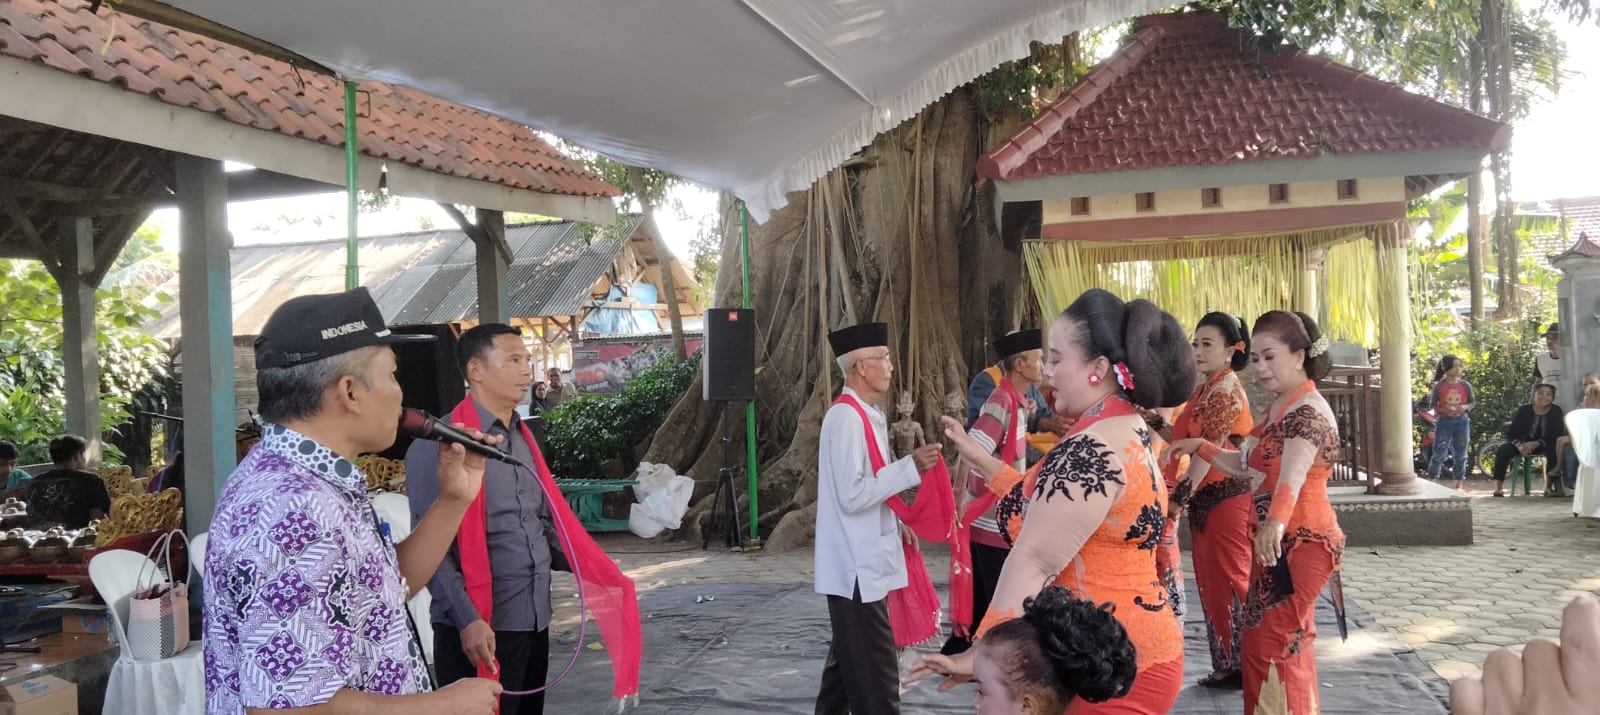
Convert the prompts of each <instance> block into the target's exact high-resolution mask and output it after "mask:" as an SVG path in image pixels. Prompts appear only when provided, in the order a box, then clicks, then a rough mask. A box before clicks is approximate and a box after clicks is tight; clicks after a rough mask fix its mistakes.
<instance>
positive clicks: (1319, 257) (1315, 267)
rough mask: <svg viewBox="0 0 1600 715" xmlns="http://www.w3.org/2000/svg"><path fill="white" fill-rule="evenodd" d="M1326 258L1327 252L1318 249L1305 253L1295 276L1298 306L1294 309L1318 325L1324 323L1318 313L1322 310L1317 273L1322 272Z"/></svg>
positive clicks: (1319, 282)
mask: <svg viewBox="0 0 1600 715" xmlns="http://www.w3.org/2000/svg"><path fill="white" fill-rule="evenodd" d="M1327 256H1328V254H1327V251H1324V250H1322V249H1320V248H1319V249H1312V250H1309V251H1306V252H1305V254H1304V255H1303V256H1302V257H1301V263H1300V275H1299V276H1297V278H1298V280H1299V285H1298V286H1296V292H1297V293H1298V294H1299V297H1300V305H1298V306H1296V308H1295V309H1296V310H1299V311H1300V312H1302V313H1305V314H1306V315H1309V316H1311V318H1312V319H1313V320H1316V321H1317V323H1318V324H1319V325H1320V324H1321V323H1323V322H1324V321H1323V319H1322V314H1321V312H1320V311H1321V309H1322V297H1321V295H1320V293H1321V287H1320V286H1321V281H1320V280H1318V278H1319V276H1318V273H1317V272H1318V271H1320V270H1322V264H1323V263H1324V262H1325V260H1326V259H1327Z"/></svg>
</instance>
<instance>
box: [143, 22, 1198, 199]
mask: <svg viewBox="0 0 1600 715" xmlns="http://www.w3.org/2000/svg"><path fill="white" fill-rule="evenodd" d="M168 2H169V3H170V4H171V5H172V6H173V7H175V8H176V9H178V10H180V11H183V12H188V13H192V14H193V15H195V16H198V17H199V18H203V19H205V20H209V21H211V22H214V23H217V24H218V25H222V26H225V27H227V28H231V29H233V30H236V31H238V32H241V33H244V34H246V35H249V36H253V37H255V38H259V39H261V40H264V41H266V42H269V43H272V44H275V45H278V46H281V47H282V48H285V49H287V50H289V51H291V52H293V53H296V54H298V55H301V56H303V57H305V58H308V59H311V60H313V61H315V62H317V63H319V64H322V65H324V66H325V67H328V68H330V69H333V70H335V71H337V72H341V73H344V74H345V75H347V76H349V77H351V78H356V79H376V80H381V81H384V82H393V83H398V84H404V85H409V86H411V87H414V88H417V89H419V90H422V91H424V92H427V93H430V94H434V95H437V96H439V97H443V98H446V99H449V100H451V101H455V102H458V103H461V104H465V105H468V106H472V107H476V108H479V109H482V110H484V111H487V112H490V113H493V114H498V115H501V116H504V117H506V118H509V119H513V120H516V121H520V122H523V123H526V124H527V125H529V126H532V127H534V128H536V129H540V130H545V131H549V132H552V133H554V134H556V135H558V136H561V137H563V138H565V139H567V140H569V141H572V142H575V143H577V144H579V145H581V146H584V147H587V148H589V149H592V150H594V151H597V152H599V153H601V154H603V155H606V156H609V157H611V158H613V159H616V160H618V161H622V162H625V163H628V164H634V165H639V166H646V167H651V168H656V169H661V170H664V171H667V172H670V173H673V174H676V175H679V176H683V177H686V178H689V179H692V180H694V181H697V182H700V183H702V184H705V185H707V186H712V187H716V188H720V189H726V190H728V191H731V192H733V193H734V194H736V195H738V196H739V197H740V198H742V199H744V200H745V202H746V204H747V206H748V207H749V210H750V212H751V214H752V216H753V217H754V218H755V219H756V220H757V221H764V220H765V219H766V217H767V215H768V213H769V212H771V211H772V210H773V209H776V208H778V207H781V206H783V205H784V203H785V202H786V198H785V193H786V192H789V191H796V190H802V189H806V188H808V187H809V186H810V185H811V184H812V182H813V181H815V180H816V179H817V177H819V176H821V175H822V174H824V173H826V172H827V171H829V170H831V169H833V168H834V167H836V166H838V165H839V164H841V163H843V162H844V160H845V159H846V158H848V157H849V156H850V155H851V154H852V153H854V152H855V151H856V150H858V149H860V148H861V147H863V146H866V145H867V144H868V143H870V142H871V141H872V139H873V137H874V136H876V135H877V134H878V133H879V132H881V131H883V130H886V129H889V128H892V127H894V126H896V125H898V124H899V123H901V122H902V121H904V120H906V119H908V118H910V117H912V116H914V115H915V114H916V113H917V112H918V111H920V110H921V109H922V108H923V107H925V106H927V105H928V104H930V103H932V102H934V101H935V100H937V99H939V98H940V97H941V96H943V95H944V94H946V93H948V92H949V91H951V90H952V89H954V88H956V87H958V86H960V85H961V84H964V83H966V82H968V81H970V80H972V79H974V78H976V77H978V76H979V75H981V74H983V73H985V72H988V71H989V70H991V69H993V68H994V67H996V66H998V65H999V64H1000V63H1002V62H1004V61H1007V60H1011V59H1015V58H1018V57H1022V56H1024V55H1026V54H1027V52H1028V43H1029V42H1030V41H1033V40H1048V41H1058V40H1059V39H1060V38H1061V37H1062V36H1064V35H1067V34H1069V33H1071V32H1073V31H1076V30H1080V29H1086V28H1092V27H1097V26H1101V25H1105V24H1109V23H1112V22H1116V21H1119V20H1122V19H1125V18H1129V17H1133V16H1137V15H1141V14H1144V13H1147V12H1150V11H1154V10H1159V9H1161V8H1164V7H1168V6H1171V5H1173V4H1174V2H1173V0H981V1H975V0H920V1H917V2H907V1H905V0H900V1H894V0H654V1H650V2H640V1H639V0H582V1H581V2H575V1H572V0H567V1H561V0H523V1H522V2H507V1H506V0H455V1H454V2H446V3H440V2H432V1H431V0H388V1H387V2H383V3H376V2H327V1H326V0H273V2H259V0H168ZM137 4H156V3H151V2H149V0H145V2H143V3H137V2H125V3H120V4H119V5H122V6H124V7H127V6H131V5H137ZM135 12H137V11H135Z"/></svg>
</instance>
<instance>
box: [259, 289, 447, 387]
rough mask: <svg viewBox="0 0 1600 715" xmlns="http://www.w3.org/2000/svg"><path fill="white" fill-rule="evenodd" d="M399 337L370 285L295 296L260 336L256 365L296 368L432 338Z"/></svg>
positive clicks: (269, 320)
mask: <svg viewBox="0 0 1600 715" xmlns="http://www.w3.org/2000/svg"><path fill="white" fill-rule="evenodd" d="M432 339H433V336H431V335H396V334H394V333H391V332H389V327H388V326H386V325H384V323H383V313H381V312H379V311H378V304H377V303H374V302H372V295H371V294H369V293H368V292H367V289H366V288H356V289H355V290H349V291H345V292H343V293H329V294H324V295H302V296H299V297H296V298H290V299H289V300H287V301H285V302H284V304H283V305H280V306H278V309H277V310H275V311H272V317H269V318H267V324H266V325H265V326H263V327H262V328H261V334H260V335H258V336H256V343H255V347H256V368H257V369H261V368H277V367H293V366H295V365H303V364H305V363H308V362H315V361H317V360H322V359H324V358H330V357H333V356H335V355H341V354H344V353H347V352H350V351H351V350H360V349H361V348H366V347H371V346H373V345H391V344H394V343H407V342H417V341H423V340H432Z"/></svg>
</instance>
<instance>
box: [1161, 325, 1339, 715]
mask: <svg viewBox="0 0 1600 715" xmlns="http://www.w3.org/2000/svg"><path fill="white" fill-rule="evenodd" d="M1250 359H1251V361H1253V362H1254V363H1255V366H1256V375H1257V376H1258V377H1259V378H1260V380H1261V386H1262V387H1264V388H1266V389H1267V390H1268V391H1270V392H1272V393H1273V394H1274V395H1276V399H1274V400H1273V401H1272V403H1271V404H1270V405H1268V406H1267V410H1266V413H1265V415H1264V416H1263V417H1262V419H1260V420H1258V421H1257V422H1256V426H1255V429H1253V430H1252V431H1251V433H1250V437H1249V438H1247V439H1246V440H1245V442H1244V445H1243V449H1242V450H1241V451H1237V452H1235V451H1231V450H1225V449H1222V448H1219V447H1218V446H1217V445H1216V444H1214V443H1211V442H1207V441H1205V440H1202V439H1186V440H1182V441H1179V442H1175V443H1173V445H1172V451H1173V453H1174V454H1175V455H1183V454H1194V455H1195V459H1194V460H1193V461H1194V462H1195V463H1196V466H1192V467H1191V468H1190V469H1191V470H1195V469H1213V468H1214V469H1219V470H1221V471H1223V472H1226V473H1227V474H1229V475H1231V476H1232V478H1233V479H1237V480H1239V482H1240V483H1241V485H1242V486H1243V487H1246V488H1248V489H1249V490H1250V492H1251V493H1252V494H1253V495H1254V496H1253V499H1254V500H1255V507H1256V508H1255V512H1256V517H1257V519H1258V523H1259V525H1258V526H1257V527H1256V528H1255V529H1254V537H1253V544H1252V546H1253V548H1252V551H1253V554H1254V558H1253V559H1252V561H1253V564H1252V568H1251V572H1250V592H1249V594H1248V596H1247V597H1246V598H1245V601H1244V607H1243V608H1242V609H1241V613H1240V616H1239V618H1238V622H1239V623H1242V625H1243V627H1244V639H1243V640H1244V642H1243V644H1242V645H1243V648H1242V655H1243V658H1242V663H1241V665H1242V671H1243V676H1244V678H1243V679H1244V711H1245V712H1246V713H1250V714H1252V715H1259V714H1260V713H1272V714H1278V713H1287V714H1291V715H1312V714H1313V713H1316V712H1318V711H1319V708H1320V702H1319V699H1318V693H1317V690H1318V684H1317V662H1316V650H1315V648H1314V644H1315V641H1316V638H1317V629H1316V605H1317V597H1318V595H1319V594H1321V593H1322V589H1323V587H1324V586H1325V585H1327V583H1328V580H1329V579H1330V578H1333V577H1334V576H1335V575H1336V573H1337V571H1338V569H1339V559H1340V557H1341V556H1342V555H1343V553H1344V532H1342V531H1340V530H1339V523H1338V521H1337V519H1335V517H1334V513H1333V506H1332V505H1331V504H1329V503H1328V475H1329V474H1330V473H1331V472H1332V467H1333V461H1334V459H1335V458H1336V457H1337V456H1338V451H1339V433H1338V429H1337V427H1335V422H1334V415H1333V410H1332V409H1331V408H1330V407H1329V406H1328V402H1327V400H1325V399H1323V397H1322V395H1321V393H1319V392H1317V386H1316V380H1318V379H1321V378H1322V377H1325V376H1326V375H1327V374H1328V369H1329V367H1330V366H1331V365H1330V361H1329V359H1328V340H1327V338H1325V337H1323V336H1322V334H1321V332H1320V331H1319V330H1318V329H1317V324H1316V322H1315V321H1313V320H1312V319H1311V318H1310V317H1309V316H1306V315H1304V314H1302V313H1291V312H1287V311H1281V310H1275V311H1272V312H1270V313H1267V314H1266V315H1263V316H1261V318H1260V319H1258V320H1256V324H1255V339H1254V340H1253V341H1252V344H1251V346H1250ZM1258 703H1259V705H1260V707H1259V709H1258V707H1257V705H1258Z"/></svg>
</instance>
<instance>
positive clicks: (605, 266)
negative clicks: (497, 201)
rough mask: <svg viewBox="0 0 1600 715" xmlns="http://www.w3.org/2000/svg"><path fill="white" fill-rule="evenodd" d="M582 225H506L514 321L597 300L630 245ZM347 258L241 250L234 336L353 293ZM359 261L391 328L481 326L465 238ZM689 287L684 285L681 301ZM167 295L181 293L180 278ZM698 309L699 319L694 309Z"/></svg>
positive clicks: (444, 237) (337, 246)
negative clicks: (301, 301) (584, 230)
mask: <svg viewBox="0 0 1600 715" xmlns="http://www.w3.org/2000/svg"><path fill="white" fill-rule="evenodd" d="M624 220H625V221H629V223H627V224H624V227H623V235H628V236H632V235H633V228H634V226H636V225H637V221H638V219H637V217H633V218H627V219H624ZM575 226H576V224H574V223H573V222H570V221H544V222H537V223H527V224H514V225H510V226H507V227H506V243H507V244H508V245H509V246H510V247H511V252H512V255H513V257H514V259H513V261H512V262H511V264H510V265H509V266H508V267H507V270H506V294H507V296H508V297H509V299H510V306H509V308H510V310H509V312H510V314H511V315H512V316H514V317H521V318H532V317H540V316H572V315H574V314H576V313H578V312H579V310H580V308H581V307H582V306H583V305H584V304H585V303H587V302H588V301H589V300H590V299H591V295H592V291H594V289H595V284H596V283H597V282H598V281H599V280H600V278H601V276H603V275H605V274H606V271H608V270H610V268H611V267H612V264H613V262H614V261H616V260H617V256H618V254H619V253H620V252H621V251H622V248H623V245H624V242H623V241H617V240H613V239H607V238H604V237H598V236H597V237H595V238H594V239H593V240H585V237H584V236H583V234H581V233H580V232H578V231H577V230H575ZM645 243H646V244H647V243H648V242H645ZM634 245H635V246H636V247H638V246H639V245H640V244H639V243H638V242H636V243H635V244H634ZM644 250H649V249H648V247H646V248H645V249H644ZM344 252H345V242H344V240H343V239H335V240H329V241H313V242H305V243H288V244H284V243H274V244H254V245H247V246H237V247H235V248H234V249H233V250H232V251H231V252H230V256H231V266H232V278H233V280H232V286H233V332H234V334H235V335H254V334H256V333H258V332H260V330H261V326H262V325H263V324H265V323H266V321H267V317H268V316H270V315H271V314H272V311H274V310H277V309H278V306H279V305H282V304H283V302H284V301H286V300H288V299H290V298H292V297H294V296H297V295H306V294H314V293H336V292H339V291H342V290H344ZM360 255H361V284H362V285H365V286H368V288H369V289H370V290H371V291H372V298H373V300H374V301H375V302H377V304H378V308H379V310H381V311H382V312H383V315H384V317H385V318H387V319H388V321H389V322H390V323H393V324H395V325H412V324H419V323H449V322H456V321H462V320H475V319H477V315H478V293H477V277H476V274H475V273H474V272H473V266H474V265H475V260H476V245H475V244H474V243H473V242H472V241H471V240H470V239H468V238H467V235H466V234H465V233H463V232H461V231H459V230H450V231H419V232H414V233H402V234H396V235H390V236H373V237H368V238H362V239H361V242H360ZM674 275H677V276H679V280H680V281H682V280H685V279H686V278H687V274H686V273H683V272H681V270H680V272H678V273H675V274H674ZM685 287H686V286H684V285H683V284H680V286H679V288H680V295H683V294H685V292H686V291H685ZM164 290H166V292H168V293H171V294H176V293H177V285H176V279H174V280H173V282H172V284H170V285H168V286H165V287H164ZM162 310H163V312H162V316H161V318H159V319H158V320H156V321H155V323H154V324H153V325H151V326H150V334H151V335H153V336H155V337H158V338H163V339H166V338H175V337H178V334H179V332H180V330H181V327H180V323H181V319H180V315H179V310H180V306H178V305H177V303H176V302H174V303H168V304H165V305H164V306H163V307H162ZM690 312H696V313H697V311H690V310H688V309H685V313H690Z"/></svg>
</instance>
